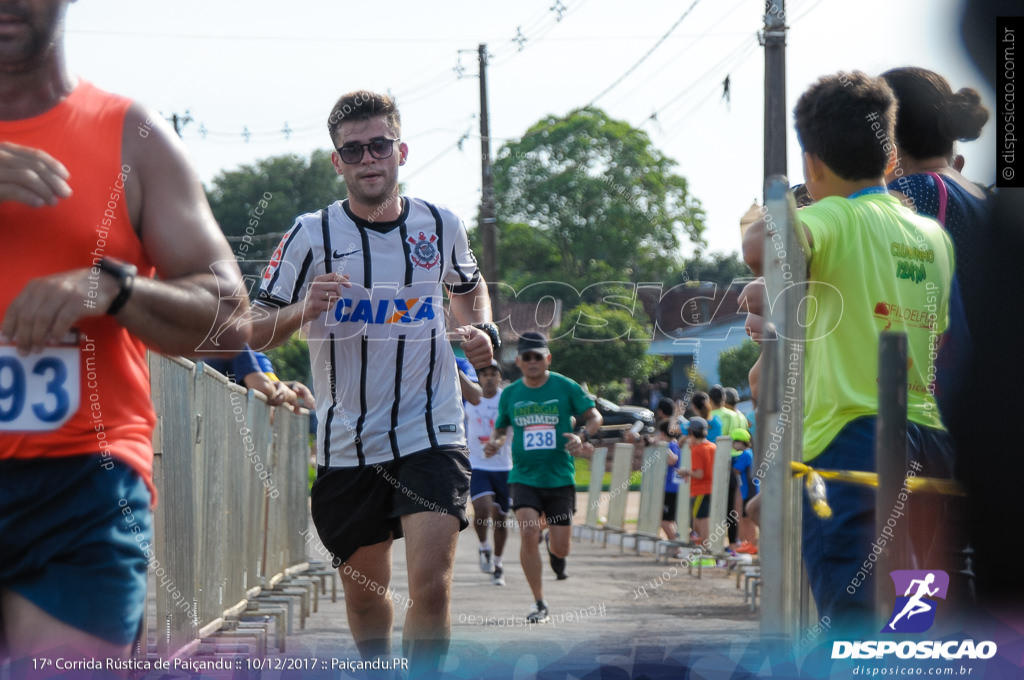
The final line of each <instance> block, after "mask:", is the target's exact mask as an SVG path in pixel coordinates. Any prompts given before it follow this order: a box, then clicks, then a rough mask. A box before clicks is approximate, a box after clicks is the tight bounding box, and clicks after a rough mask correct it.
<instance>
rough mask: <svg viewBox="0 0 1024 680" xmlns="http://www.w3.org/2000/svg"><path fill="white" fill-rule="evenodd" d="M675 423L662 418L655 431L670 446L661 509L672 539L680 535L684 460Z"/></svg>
mask: <svg viewBox="0 0 1024 680" xmlns="http://www.w3.org/2000/svg"><path fill="white" fill-rule="evenodd" d="M674 424H675V423H674V422H673V421H672V420H671V419H666V420H662V421H661V422H660V423H658V431H657V432H656V433H655V438H656V441H658V442H664V443H665V444H666V445H667V446H668V469H667V470H666V472H665V502H664V505H663V506H662V510H661V529H662V531H664V532H665V536H666V537H667V538H668V540H670V541H674V540H676V539H677V538H678V537H679V531H678V527H677V526H676V508H677V506H678V496H679V474H678V472H679V464H680V463H681V462H682V456H681V455H680V451H679V444H677V443H676V438H675V434H673V432H672V427H673V426H674Z"/></svg>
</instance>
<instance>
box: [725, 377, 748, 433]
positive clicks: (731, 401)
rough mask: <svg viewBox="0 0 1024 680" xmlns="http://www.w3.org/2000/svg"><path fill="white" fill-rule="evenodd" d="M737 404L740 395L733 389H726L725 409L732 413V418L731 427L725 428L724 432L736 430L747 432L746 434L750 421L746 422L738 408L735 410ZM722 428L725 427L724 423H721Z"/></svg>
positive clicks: (744, 415)
mask: <svg viewBox="0 0 1024 680" xmlns="http://www.w3.org/2000/svg"><path fill="white" fill-rule="evenodd" d="M738 403H740V393H739V392H738V391H737V390H736V388H735V387H726V388H725V408H726V409H728V410H729V411H732V417H733V427H732V428H731V429H729V428H726V429H725V431H726V432H732V431H733V430H736V429H743V430H747V431H748V432H749V431H750V421H749V420H747V416H746V414H744V413H742V412H741V411H740V410H739V409H738V408H736V404H738ZM722 426H723V427H725V423H722Z"/></svg>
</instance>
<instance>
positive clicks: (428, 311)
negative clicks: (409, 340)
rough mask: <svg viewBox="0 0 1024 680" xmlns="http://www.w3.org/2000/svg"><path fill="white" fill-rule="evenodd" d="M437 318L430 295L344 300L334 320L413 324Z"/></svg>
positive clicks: (340, 321)
mask: <svg viewBox="0 0 1024 680" xmlns="http://www.w3.org/2000/svg"><path fill="white" fill-rule="evenodd" d="M435 316H436V313H435V310H434V298H433V296H429V295H428V296H426V297H422V298H418V297H414V298H382V299H378V300H370V299H367V298H363V299H360V300H353V299H351V298H342V299H340V300H338V304H337V305H335V307H334V320H335V321H336V322H338V323H358V324H393V323H413V322H416V321H429V320H433V319H434V317H435Z"/></svg>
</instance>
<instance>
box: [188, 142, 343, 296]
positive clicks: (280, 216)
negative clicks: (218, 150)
mask: <svg viewBox="0 0 1024 680" xmlns="http://www.w3.org/2000/svg"><path fill="white" fill-rule="evenodd" d="M346 195H347V194H346V191H345V184H344V182H342V180H341V177H340V176H339V175H338V174H337V173H336V172H335V170H334V166H333V165H331V154H330V151H326V150H322V149H321V150H317V151H314V152H313V153H312V155H311V156H310V157H309V159H306V158H305V157H303V156H299V155H297V154H289V155H283V156H272V157H270V158H264V159H262V160H258V161H256V162H255V163H254V164H252V165H242V166H240V167H239V168H237V169H235V170H225V171H223V172H221V173H219V174H218V175H217V176H216V177H214V178H213V182H212V183H211V184H210V187H209V188H208V189H207V198H208V199H209V201H210V207H211V208H212V209H213V215H214V217H215V218H216V219H217V222H218V223H219V224H220V228H221V230H222V231H223V232H224V234H225V236H227V238H228V242H229V243H230V244H231V248H232V251H233V252H234V254H235V257H236V258H237V259H238V260H239V266H240V267H241V268H242V273H243V274H246V275H248V276H252V275H257V274H259V272H260V271H261V270H262V268H263V266H264V265H265V263H266V262H267V261H268V260H269V259H270V256H271V254H272V253H273V251H274V248H276V247H277V244H278V242H279V241H280V240H281V236H282V235H283V234H284V232H285V231H287V230H288V229H289V228H291V226H292V224H294V223H295V218H296V217H297V216H299V215H302V214H304V213H307V212H311V211H314V210H319V209H320V208H322V207H324V206H326V205H328V204H330V203H333V202H334V201H336V200H338V199H340V198H344V197H345V196H346Z"/></svg>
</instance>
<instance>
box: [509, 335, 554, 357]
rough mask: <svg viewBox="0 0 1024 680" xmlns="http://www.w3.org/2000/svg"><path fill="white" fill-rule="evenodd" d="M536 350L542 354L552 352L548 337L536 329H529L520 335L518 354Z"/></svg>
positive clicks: (545, 354)
mask: <svg viewBox="0 0 1024 680" xmlns="http://www.w3.org/2000/svg"><path fill="white" fill-rule="evenodd" d="M527 352H536V353H537V354H540V355H541V356H547V355H549V354H551V350H549V349H548V339H547V338H545V337H544V336H543V335H541V334H540V333H538V332H536V331H527V332H525V333H523V334H522V335H520V336H519V344H518V346H517V347H516V353H517V354H525V353H527Z"/></svg>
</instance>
